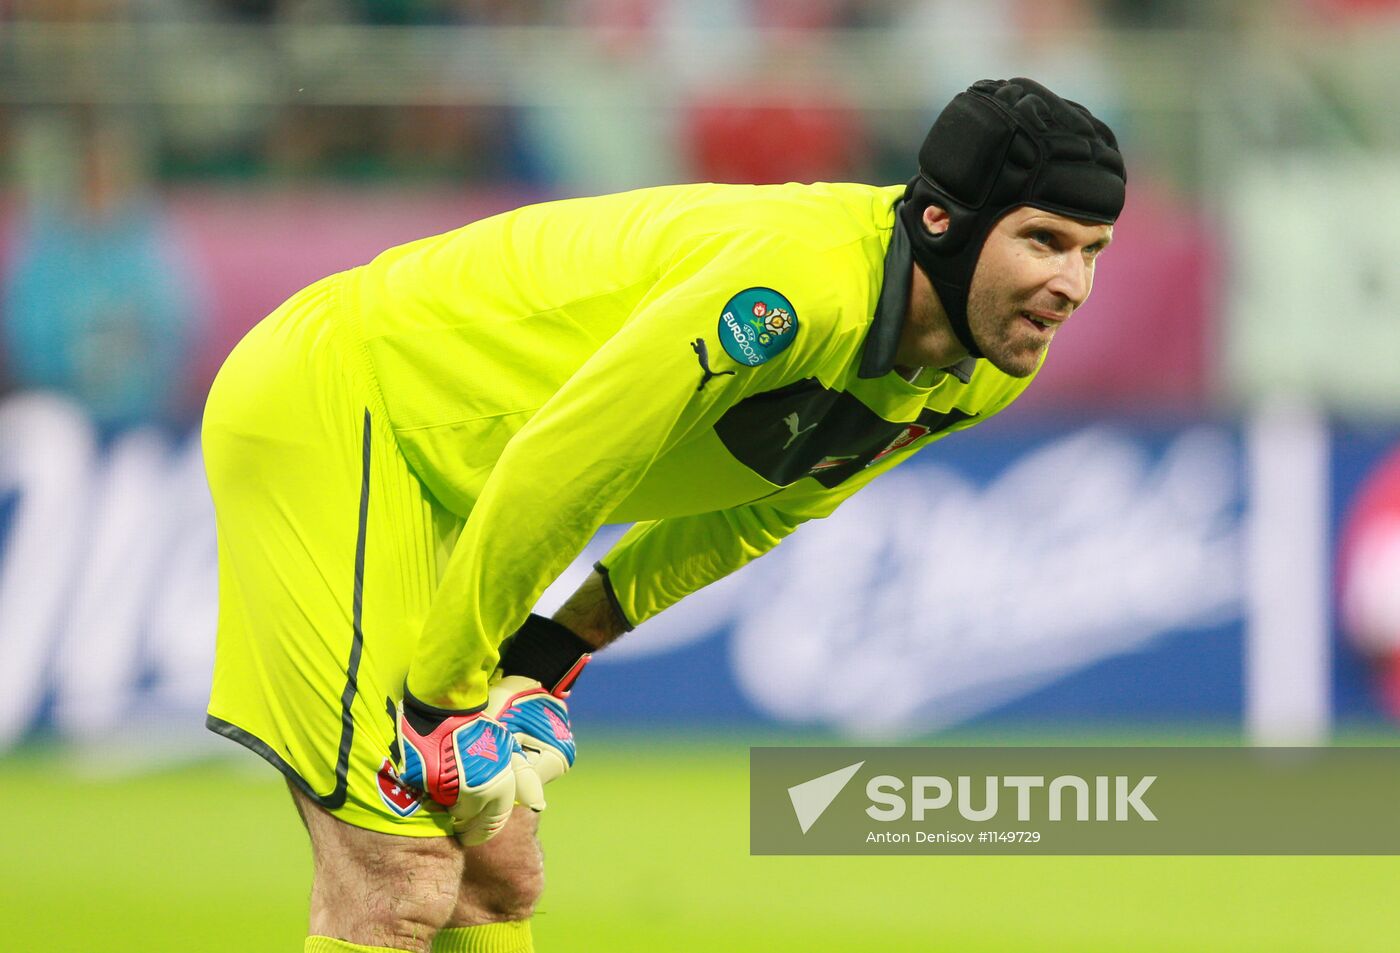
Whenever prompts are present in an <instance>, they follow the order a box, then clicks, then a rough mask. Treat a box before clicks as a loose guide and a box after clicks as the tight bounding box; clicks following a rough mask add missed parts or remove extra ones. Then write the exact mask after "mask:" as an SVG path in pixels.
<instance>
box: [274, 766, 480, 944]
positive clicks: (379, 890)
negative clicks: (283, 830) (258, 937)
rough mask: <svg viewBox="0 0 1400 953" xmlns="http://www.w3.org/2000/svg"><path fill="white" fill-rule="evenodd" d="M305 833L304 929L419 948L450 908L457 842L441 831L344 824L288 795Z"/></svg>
mask: <svg viewBox="0 0 1400 953" xmlns="http://www.w3.org/2000/svg"><path fill="white" fill-rule="evenodd" d="M293 796H294V798H296V799H297V808H298V810H299V811H300V812H301V815H302V819H303V820H304V821H305V822H306V827H307V830H308V832H309V833H310V835H311V848H312V856H313V860H314V865H315V878H314V880H313V883H312V888H311V918H310V929H311V933H312V934H313V935H316V936H330V937H335V938H337V939H342V940H348V941H350V942H352V943H360V944H364V945H366V946H387V947H390V948H392V949H398V950H414V951H427V950H429V949H430V947H431V945H432V941H433V937H434V936H435V935H436V934H437V932H438V931H439V930H440V929H442V928H443V927H444V926H445V925H447V924H448V923H449V921H450V920H451V918H452V914H453V912H454V910H455V909H456V904H457V897H458V893H459V886H460V883H461V878H462V859H463V851H462V848H461V847H460V846H459V845H458V844H457V842H456V841H455V840H453V839H452V838H449V837H428V838H422V837H398V836H394V835H391V834H380V833H377V832H374V831H367V830H363V829H360V828H357V827H352V826H350V825H348V824H345V823H344V822H342V821H338V820H336V819H335V818H334V817H332V816H331V815H330V814H328V813H327V812H325V811H324V810H322V809H321V808H319V807H317V806H315V805H314V804H313V803H311V801H310V800H309V799H307V798H306V797H305V795H303V794H302V793H301V792H299V791H297V792H294V794H293Z"/></svg>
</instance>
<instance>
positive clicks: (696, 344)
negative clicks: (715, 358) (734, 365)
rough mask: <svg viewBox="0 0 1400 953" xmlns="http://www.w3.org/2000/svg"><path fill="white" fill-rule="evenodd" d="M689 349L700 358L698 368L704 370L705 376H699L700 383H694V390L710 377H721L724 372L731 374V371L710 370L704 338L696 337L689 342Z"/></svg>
mask: <svg viewBox="0 0 1400 953" xmlns="http://www.w3.org/2000/svg"><path fill="white" fill-rule="evenodd" d="M690 349H691V350H692V351H694V352H695V356H696V357H697V358H699V360H700V370H702V371H704V372H705V376H704V377H702V378H700V383H699V384H698V385H696V388H695V389H696V390H700V389H701V388H702V387H704V386H705V384H707V383H708V382H709V380H710V378H711V377H723V376H724V375H725V374H731V375H732V374H733V373H734V372H733V371H712V370H710V349H709V348H708V347H706V345H705V339H704V338H696V339H695V340H694V341H691V342H690Z"/></svg>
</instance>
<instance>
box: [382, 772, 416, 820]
mask: <svg viewBox="0 0 1400 953" xmlns="http://www.w3.org/2000/svg"><path fill="white" fill-rule="evenodd" d="M375 781H376V782H377V783H378V786H379V796H380V797H381V798H382V799H383V800H384V803H385V804H386V805H387V806H388V808H389V810H391V811H393V812H394V813H395V814H397V815H398V816H399V817H408V816H409V815H411V814H414V813H416V812H417V810H418V809H419V808H420V807H422V806H423V802H422V801H421V800H420V798H419V795H418V793H417V792H415V791H413V790H412V789H410V788H407V787H404V783H403V782H402V781H400V780H399V776H398V773H397V772H395V771H394V765H393V763H392V762H391V761H390V760H389V759H388V758H385V759H384V766H383V767H381V768H380V769H379V774H378V776H377V777H376V778H375Z"/></svg>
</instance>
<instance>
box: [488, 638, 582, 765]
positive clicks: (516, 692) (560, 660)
mask: <svg viewBox="0 0 1400 953" xmlns="http://www.w3.org/2000/svg"><path fill="white" fill-rule="evenodd" d="M592 648H593V646H592V645H590V644H589V643H588V642H586V641H584V640H583V639H581V638H579V636H577V635H576V634H574V632H573V630H571V629H570V628H569V627H568V626H566V625H563V624H561V623H559V622H556V621H554V620H553V619H546V618H545V617H544V616H539V615H534V614H531V615H530V617H529V618H527V619H526V620H525V624H524V625H522V626H521V627H520V629H519V630H518V631H517V632H516V633H515V636H514V638H512V639H511V642H510V645H509V646H507V648H506V651H505V653H504V654H503V655H502V656H501V665H500V668H499V669H498V670H497V674H496V679H495V681H493V682H492V684H491V688H490V693H489V694H488V695H487V697H486V712H487V714H489V715H490V716H491V717H492V718H495V719H496V720H497V721H499V722H500V723H501V724H503V725H505V726H506V727H507V728H509V729H510V730H511V731H512V732H513V733H514V735H515V740H516V741H517V742H519V744H520V747H521V748H522V749H523V750H524V752H525V757H526V759H528V760H529V762H530V765H531V766H532V767H533V768H534V769H535V772H536V773H537V774H538V775H539V778H540V781H542V782H544V783H548V782H550V781H553V780H554V779H555V778H557V777H559V776H560V775H562V774H564V772H566V771H568V770H569V769H570V768H571V767H573V765H574V755H575V753H576V749H575V747H574V733H573V729H572V727H571V726H570V724H569V706H568V705H566V704H565V703H564V699H566V698H568V697H569V691H570V690H571V689H572V688H573V686H574V682H575V680H577V679H578V676H579V673H580V672H582V671H583V667H584V666H585V665H587V664H588V660H589V658H591V654H590V650H591V649H592Z"/></svg>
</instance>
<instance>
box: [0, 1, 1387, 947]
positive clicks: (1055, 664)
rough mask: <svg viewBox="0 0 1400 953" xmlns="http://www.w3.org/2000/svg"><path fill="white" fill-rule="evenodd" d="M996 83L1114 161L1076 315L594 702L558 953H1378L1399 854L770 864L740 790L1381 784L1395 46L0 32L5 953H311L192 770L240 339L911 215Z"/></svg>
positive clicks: (228, 801) (632, 24)
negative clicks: (216, 449)
mask: <svg viewBox="0 0 1400 953" xmlns="http://www.w3.org/2000/svg"><path fill="white" fill-rule="evenodd" d="M1011 75H1029V76H1033V77H1035V78H1038V79H1040V80H1041V81H1043V82H1045V83H1047V84H1048V85H1050V86H1051V87H1052V88H1055V89H1056V90H1058V91H1060V92H1061V93H1063V94H1065V95H1067V96H1069V97H1071V98H1074V99H1078V100H1081V101H1083V102H1085V103H1087V104H1089V105H1091V106H1092V107H1093V108H1094V110H1095V111H1096V112H1098V113H1100V114H1101V115H1104V116H1105V117H1106V118H1107V119H1108V120H1109V121H1110V122H1111V123H1112V124H1113V125H1114V127H1115V129H1116V130H1118V131H1119V134H1120V137H1121V139H1122V140H1123V145H1124V152H1125V154H1126V156H1127V158H1128V162H1129V170H1130V189H1129V204H1128V208H1127V210H1126V211H1125V213H1124V215H1123V218H1122V220H1121V221H1120V223H1119V226H1118V236H1117V241H1116V242H1115V245H1114V248H1113V250H1112V251H1111V252H1110V253H1109V255H1108V256H1106V258H1105V259H1104V266H1103V268H1102V272H1101V275H1100V278H1099V284H1098V286H1097V288H1096V289H1095V294H1094V298H1093V300H1092V301H1091V302H1090V304H1089V305H1088V306H1087V307H1086V308H1085V309H1084V311H1083V312H1082V313H1081V314H1080V315H1079V316H1078V317H1077V318H1076V319H1075V321H1074V322H1073V324H1072V327H1071V328H1070V329H1069V330H1068V333H1066V334H1064V335H1063V336H1062V338H1061V341H1059V342H1057V343H1056V345H1055V348H1054V353H1053V354H1052V357H1051V359H1050V361H1049V363H1048V364H1047V369H1046V371H1045V372H1044V373H1043V374H1042V376H1041V378H1040V379H1039V380H1038V381H1037V383H1036V384H1035V385H1034V386H1033V388H1032V389H1031V391H1030V394H1029V395H1028V397H1027V399H1026V400H1024V401H1022V402H1021V404H1020V405H1018V406H1017V407H1016V408H1014V409H1013V410H1012V411H1010V412H1008V413H1007V414H1006V415H1005V418H1004V419H1002V420H999V421H998V422H997V423H996V424H994V425H992V426H989V427H987V428H985V429H982V430H978V431H975V432H973V433H970V434H967V435H965V436H959V437H956V438H954V439H953V440H952V441H950V442H948V443H946V444H940V445H938V446H937V447H936V448H935V449H933V450H930V451H929V452H928V453H926V454H924V455H923V456H924V457H925V458H926V459H923V460H921V461H918V462H917V463H916V464H912V465H910V466H909V467H906V468H903V470H905V471H907V472H900V473H897V474H892V475H891V477H889V478H887V480H886V481H883V483H884V485H881V484H878V483H877V484H876V485H875V486H874V487H873V488H872V489H871V490H869V491H867V492H866V493H865V494H862V495H861V496H859V497H857V498H856V499H855V500H853V501H852V502H851V503H850V504H848V505H847V507H845V508H843V510H842V511H841V512H839V513H838V514H837V515H836V516H834V517H832V518H831V519H829V520H827V521H825V522H824V523H823V524H821V525H819V526H812V527H808V528H807V529H805V530H804V531H803V533H801V534H799V535H798V536H797V537H795V538H794V539H793V540H792V541H790V542H789V543H788V544H787V545H785V546H784V547H783V548H782V549H781V550H780V551H779V552H777V553H775V554H774V555H773V556H771V557H769V558H768V559H765V560H763V561H761V562H760V563H758V564H755V565H754V566H753V567H751V568H750V569H748V570H746V571H745V572H744V573H742V574H740V575H739V576H737V577H735V578H734V579H732V580H727V581H725V582H724V583H721V584H719V585H717V586H715V587H713V588H712V589H711V590H708V591H706V592H705V593H703V594H702V595H700V596H697V597H696V598H695V599H694V600H691V601H690V602H688V603H686V604H685V605H682V606H680V607H678V608H676V609H674V610H672V611H671V612H670V613H668V614H667V615H665V616H663V617H661V618H660V619H658V620H656V621H655V622H653V623H651V624H649V625H648V626H647V628H646V629H644V630H642V631H641V632H639V633H638V634H636V635H634V636H632V637H631V638H630V639H628V640H626V641H624V642H623V643H621V644H619V646H617V647H616V648H615V649H614V650H612V651H609V652H607V653H605V654H604V655H602V656H600V658H599V659H598V660H597V661H596V663H595V665H594V666H593V667H592V668H590V670H589V672H588V676H587V678H586V679H585V681H584V685H583V687H582V689H581V690H580V692H579V693H578V694H577V696H576V705H575V709H576V713H577V715H576V717H577V722H578V730H579V731H580V733H581V735H582V761H581V766H580V769H579V771H578V772H577V774H576V775H574V776H571V777H570V778H569V779H568V780H567V781H565V782H563V783H562V784H561V785H560V786H559V787H558V788H557V789H555V790H552V792H551V800H552V805H553V806H552V809H551V811H550V814H549V815H547V819H546V823H545V827H544V839H545V845H546V849H547V851H548V852H549V854H550V886H549V888H548V893H547V895H546V898H545V902H544V904H543V906H542V912H541V914H540V915H539V916H538V917H537V920H536V922H537V938H538V944H539V947H540V949H542V950H546V951H562V950H586V951H595V950H598V951H602V950H616V951H631V950H638V951H640V950H657V949H661V950H702V949H704V950H711V949H728V950H736V951H742V950H760V949H761V950H813V949H831V950H835V949H869V950H876V949H887V950H913V949H937V950H976V951H982V950H987V951H992V950H1020V949H1036V950H1045V951H1051V950H1086V949H1119V950H1135V951H1168V950H1171V951H1186V950H1191V951H1195V950H1222V951H1223V950H1232V951H1236V950H1253V949H1268V950H1273V951H1291V950H1297V951H1319V950H1346V951H1361V950H1391V949H1394V948H1395V935H1396V930H1395V919H1394V914H1393V912H1392V911H1391V910H1390V906H1389V905H1390V903H1391V902H1390V901H1386V900H1385V897H1387V896H1389V895H1391V894H1392V893H1393V892H1394V888H1393V884H1394V883H1395V881H1396V877H1397V875H1400V862H1397V861H1396V860H1395V859H1394V858H1369V859H1362V858H1273V859H1269V858H1069V859H1055V858H1044V859H1042V858H1010V859H993V858H988V859H985V860H984V859H979V858H951V859H949V858H919V859H914V858H908V859H887V858H751V857H749V856H748V854H747V825H748V820H747V800H746V799H747V777H746V756H747V755H746V752H747V745H749V744H750V743H754V742H764V743H774V742H777V743H788V742H800V741H811V740H820V741H831V740H836V741H838V742H846V741H849V742H853V743H854V742H860V741H865V740H869V739H878V740H881V741H910V740H913V741H918V742H921V743H933V744H941V743H976V742H981V743H992V744H1002V743H1026V742H1031V743H1068V744H1096V743H1110V742H1111V743H1145V744H1176V743H1185V744H1199V743H1206V744H1239V743H1250V744H1329V743H1378V744H1393V743H1394V739H1395V734H1394V728H1393V726H1394V719H1395V718H1396V717H1397V716H1400V357H1397V355H1400V314H1398V313H1397V303H1396V302H1397V301H1400V263H1397V260H1396V258H1395V255H1394V252H1393V250H1392V245H1391V241H1390V231H1391V228H1390V226H1391V224H1392V221H1391V219H1392V216H1393V215H1394V214H1395V213H1396V210H1400V119H1398V118H1397V117H1400V113H1397V111H1396V110H1395V108H1394V105H1393V96H1392V95H1391V91H1392V90H1394V89H1395V88H1396V86H1397V82H1396V81H1397V79H1400V2H1396V0H1278V2H1272V0H1252V2H1249V0H1220V2H1211V0H982V2H980V3H976V4H974V3H965V2H962V0H922V2H918V0H811V2H804V0H578V2H573V3H564V2H557V0H556V2H546V0H520V2H509V0H0V155H2V156H3V159H0V168H3V173H2V174H3V180H0V181H2V182H3V186H2V187H0V805H3V808H4V809H3V812H0V861H3V863H0V949H5V950H17V951H31V950H33V951H38V950H45V951H50V950H51V951H83V953H87V951H91V953H98V951H118V950H120V951H138V950H139V951H143V953H151V951H164V950H169V951H175V950H182V951H184V950H198V951H209V953H213V951H224V950H228V951H233V950H239V951H249V950H269V951H270V950H298V949H300V939H299V938H300V936H301V935H302V930H303V922H304V920H303V918H304V910H305V897H306V891H307V886H308V883H309V872H310V864H309V852H308V851H307V849H306V845H305V843H304V838H303V836H302V834H301V832H300V831H299V830H298V828H297V822H296V821H295V820H294V818H293V814H292V812H291V810H289V809H288V808H289V805H288V804H287V803H286V801H287V798H286V795H285V793H284V791H283V790H282V788H281V786H280V784H279V781H278V779H277V777H276V776H275V775H274V773H273V772H272V771H270V770H269V769H267V768H266V767H265V766H264V765H262V763H261V762H259V761H257V760H256V759H255V758H254V757H253V756H252V755H249V754H247V753H246V752H243V751H242V750H241V749H235V748H234V747H233V746H231V745H229V744H228V743H227V742H224V741H221V740H217V739H214V738H213V737H212V736H206V735H205V734H204V733H203V731H202V728H201V724H202V710H203V702H204V697H205V691H206V686H207V680H208V670H209V666H210V661H211V657H212V640H213V622H214V606H215V597H216V593H215V575H214V538H213V527H212V513H211V511H210V507H209V504H208V501H207V498H206V491H205V488H204V483H203V476H202V470H201V464H200V457H199V447H198V441H197V439H196V434H195V427H196V424H197V420H198V417H199V412H200V406H201V403H202V395H203V393H204V390H205V388H206V387H207V385H208V383H209V381H210V380H211V379H212V376H213V374H214V372H215V370H216V369H217V367H218V365H219V363H220V361H221V359H222V358H223V356H224V355H225V354H226V353H227V352H228V350H229V349H230V348H231V347H232V345H233V344H234V343H235V342H236V341H237V340H238V338H239V337H240V336H241V335H242V334H243V333H244V332H245V331H246V330H247V329H248V328H249V327H250V326H251V325H252V324H253V323H254V322H255V321H257V320H258V319H259V318H260V317H261V316H262V315H263V314H265V313H266V312H268V311H270V310H271V309H272V308H273V307H275V306H276V305H277V304H278V303H279V302H280V301H281V300H282V299H283V298H285V297H286V296H287V295H289V294H290V293H291V292H293V291H295V290H296V289H298V288H299V287H301V286H302V285H304V284H306V283H308V282H310V281H312V280H314V279H316V278H318V277H320V276H322V275H324V274H327V273H329V272H331V271H333V270H338V269H340V268H344V267H349V266H353V265H355V264H358V263H361V262H363V261H366V260H367V259H369V258H370V257H372V256H373V255H374V254H375V253H377V252H378V251H379V250H381V249H383V248H385V247H387V246H389V245H392V244H396V243H399V242H402V241H405V240H409V239H412V238H416V237H420V236H422V235H426V234H431V233H435V232H439V231H443V230H446V229H449V228H452V227H455V226H457V225H460V224H462V223H464V222H467V221H469V220H472V219H474V218H477V217H480V216H483V215H486V214H490V213H492V212H495V211H499V210H503V209H506V208H509V207H512V206H515V205H518V204H521V203H524V202H528V201H535V200H542V199H547V198H552V197H561V196H569V195H580V194H589V193H597V192H605V191H612V190H619V189H625V188H633V187H639V186H644V185H652V184H661V183H668V182H680V181H694V180H713V181H736V182H777V181H787V180H800V181H811V180H820V179H826V180H856V181H868V182H882V183H892V182H899V181H903V180H905V179H906V178H907V177H908V176H909V174H910V173H911V170H912V166H913V157H914V155H915V151H916V149H917V146H918V144H919V142H920V141H921V139H922V136H923V134H924V132H925V130H926V129H927V126H928V124H929V122H930V120H931V119H932V117H933V115H934V114H935V113H936V110H937V109H938V108H939V107H940V106H941V105H942V104H943V103H944V102H945V101H946V100H947V98H948V97H949V96H951V95H952V94H953V93H954V92H956V91H957V90H958V89H960V88H962V87H963V86H965V85H967V84H968V83H969V82H971V81H972V80H974V79H977V78H981V77H984V76H1011ZM608 532H609V531H605V533H604V538H603V539H600V540H599V541H597V545H598V546H602V545H605V543H606V537H607V536H608ZM580 565H584V563H582V562H581V563H580ZM569 584H570V577H565V579H564V580H562V581H561V587H564V586H567V585H569ZM952 592H960V593H961V595H959V596H958V597H957V598H956V599H953V598H951V597H950V595H949V594H950V593H952ZM559 598H561V593H560V592H558V591H557V589H556V590H555V591H552V592H551V594H550V595H548V596H546V602H549V601H552V600H558V599H559ZM794 646H800V647H801V650H800V651H797V652H794V649H793V647H794ZM857 646H858V647H859V648H856V647H857ZM851 658H855V659H857V660H858V661H857V662H856V663H855V664H851V663H850V662H849V661H848V662H846V663H844V664H838V663H837V662H836V661H835V660H836V659H851ZM775 673H780V674H775ZM639 725H646V726H647V727H646V730H639V729H638V727H637V726H639ZM1304 822H1305V819H1300V823H1304Z"/></svg>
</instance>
